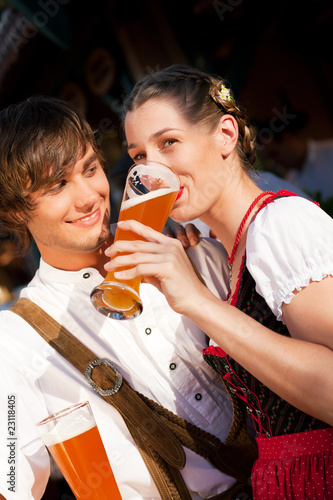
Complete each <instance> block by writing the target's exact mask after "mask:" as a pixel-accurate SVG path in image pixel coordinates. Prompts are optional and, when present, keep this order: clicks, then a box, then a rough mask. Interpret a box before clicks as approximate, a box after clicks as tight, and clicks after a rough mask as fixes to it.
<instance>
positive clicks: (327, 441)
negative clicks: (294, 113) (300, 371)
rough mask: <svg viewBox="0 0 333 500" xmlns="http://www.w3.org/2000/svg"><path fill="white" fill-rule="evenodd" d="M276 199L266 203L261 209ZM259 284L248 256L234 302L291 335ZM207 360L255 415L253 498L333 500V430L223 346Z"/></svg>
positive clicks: (208, 354) (211, 351) (213, 349)
mask: <svg viewBox="0 0 333 500" xmlns="http://www.w3.org/2000/svg"><path fill="white" fill-rule="evenodd" d="M274 199H276V197H275V198H274V197H272V198H271V199H269V200H266V202H265V203H264V204H263V205H262V208H263V207H264V206H265V205H266V204H267V202H271V201H274ZM255 285H256V284H255V281H254V279H253V278H252V276H251V274H250V273H249V271H248V269H247V267H246V265H245V255H244V257H243V261H242V266H241V271H240V274H239V278H238V283H237V288H236V291H235V293H234V295H233V297H232V299H231V304H232V305H233V306H235V307H237V309H239V310H241V311H243V312H244V313H245V314H247V315H248V316H250V317H252V318H254V319H255V320H256V321H258V322H259V323H261V324H263V325H264V326H266V327H267V328H269V329H270V330H273V331H274V332H276V333H278V334H280V335H284V336H286V337H290V334H289V332H288V329H287V327H286V326H285V325H284V324H283V323H282V322H281V321H277V319H276V317H275V315H274V314H273V312H272V311H271V309H270V308H269V306H268V305H267V303H266V301H265V300H264V299H263V298H262V297H261V296H260V295H259V294H258V293H257V292H256V290H255ZM204 358H205V360H206V361H207V362H208V363H209V364H210V365H211V366H212V367H213V368H214V369H215V370H216V371H217V372H218V373H219V374H220V375H221V376H222V377H223V380H224V382H225V383H226V385H227V386H228V387H229V388H230V390H231V392H233V393H234V394H235V395H236V396H238V398H239V399H240V400H241V402H242V403H243V405H245V407H246V410H247V411H248V412H249V413H250V414H251V417H252V421H253V424H254V427H255V430H256V433H257V437H256V440H257V443H258V447H259V458H258V460H257V461H256V462H255V464H254V466H253V469H252V485H253V494H254V497H253V498H254V499H255V500H270V499H272V500H273V499H274V500H277V499H279V500H287V499H296V498H297V499H302V500H303V499H309V500H319V499H320V500H329V499H333V428H332V427H330V426H329V425H328V424H326V423H325V422H322V421H320V420H318V419H316V418H313V417H312V416H310V415H308V414H306V413H304V412H303V411H301V410H299V409H297V408H295V407H294V406H292V405H291V404H289V403H288V402H287V401H285V400H283V399H282V398H280V397H279V396H278V395H277V394H275V393H274V392H272V391H271V390H270V389H269V388H268V387H266V386H265V385H264V384H263V383H261V382H260V381H259V380H258V379H257V378H255V377H254V376H253V375H251V373H249V372H248V371H247V370H245V369H244V368H243V367H242V366H240V365H239V364H238V363H237V362H236V361H235V360H234V359H232V358H231V357H230V356H228V355H227V354H226V353H225V352H224V351H223V350H222V349H221V348H219V347H213V346H211V347H209V348H207V349H206V350H205V351H204Z"/></svg>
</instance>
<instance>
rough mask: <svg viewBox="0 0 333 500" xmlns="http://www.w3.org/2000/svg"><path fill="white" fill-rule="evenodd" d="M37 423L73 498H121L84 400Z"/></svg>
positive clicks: (93, 499) (84, 499)
mask: <svg viewBox="0 0 333 500" xmlns="http://www.w3.org/2000/svg"><path fill="white" fill-rule="evenodd" d="M37 427H38V430H39V433H40V435H41V438H42V440H43V442H44V444H45V446H47V448H48V450H49V452H50V453H51V455H52V457H53V458H54V460H55V462H56V464H57V465H58V467H59V469H60V470H61V472H62V474H63V476H64V478H65V479H66V481H67V483H68V485H69V487H70V488H71V490H72V491H73V493H74V495H75V497H76V499H77V500H110V499H112V500H121V496H120V493H119V490H118V486H117V483H116V480H115V478H114V475H113V472H112V469H111V466H110V464H109V460H108V457H107V455H106V451H105V449H104V446H103V443H102V440H101V437H100V434H99V431H98V429H97V426H96V423H95V419H94V416H93V414H92V410H91V408H90V405H89V402H88V401H85V402H84V403H79V404H76V405H74V406H71V407H70V408H66V409H65V410H62V411H60V412H58V413H55V414H54V415H51V416H49V417H47V418H45V419H44V420H42V421H41V422H39V423H38V424H37Z"/></svg>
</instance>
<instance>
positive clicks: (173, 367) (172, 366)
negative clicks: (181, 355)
mask: <svg viewBox="0 0 333 500" xmlns="http://www.w3.org/2000/svg"><path fill="white" fill-rule="evenodd" d="M176 366H177V365H176V363H171V364H170V366H169V368H170V370H175V369H176Z"/></svg>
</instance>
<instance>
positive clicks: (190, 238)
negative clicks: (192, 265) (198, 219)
mask: <svg viewBox="0 0 333 500" xmlns="http://www.w3.org/2000/svg"><path fill="white" fill-rule="evenodd" d="M162 232H163V234H165V236H169V237H170V238H177V240H179V241H180V242H181V244H182V245H183V247H184V248H188V247H195V246H196V245H197V244H198V243H199V241H200V236H202V235H201V233H200V231H199V229H198V228H197V227H196V226H195V225H194V224H186V225H185V227H184V226H182V225H181V224H173V225H172V227H171V225H169V224H167V225H166V226H165V227H164V229H163V231H162Z"/></svg>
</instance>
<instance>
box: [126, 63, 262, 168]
mask: <svg viewBox="0 0 333 500" xmlns="http://www.w3.org/2000/svg"><path fill="white" fill-rule="evenodd" d="M227 87H228V86H227V84H226V83H225V81H224V80H223V79H221V78H220V77H216V76H212V75H209V74H207V73H204V72H202V71H199V70H197V69H194V68H190V67H188V66H182V65H173V66H169V67H168V68H165V69H163V70H161V71H157V72H156V73H152V74H149V75H147V76H146V77H144V78H143V79H142V80H140V81H139V82H137V83H136V84H135V86H134V88H133V90H132V92H131V93H130V95H129V96H128V97H127V98H126V99H125V101H124V103H123V110H122V111H123V116H122V117H123V122H124V121H125V117H126V114H127V113H128V112H129V111H133V110H135V109H136V108H138V107H139V106H141V105H142V104H144V103H145V102H147V101H148V100H150V99H157V100H158V99H163V98H165V97H167V98H170V99H173V100H174V101H175V102H176V103H177V105H178V109H179V110H180V112H181V113H182V115H183V116H184V117H185V118H186V119H187V120H188V121H189V122H190V123H198V122H199V123H200V122H201V123H203V124H204V125H206V126H207V127H208V130H210V131H212V130H214V128H215V127H216V126H217V124H218V121H219V119H220V117H221V114H231V115H232V116H234V118H235V119H236V120H237V123H238V131H239V132H238V134H239V137H238V143H237V148H238V154H239V157H240V159H241V161H242V165H243V168H244V169H246V170H247V169H249V168H252V166H253V164H254V163H255V160H256V152H255V144H254V139H253V137H252V134H251V129H250V123H249V120H248V117H247V116H246V114H245V112H244V111H243V110H242V109H241V108H240V107H239V106H238V105H237V104H236V102H235V99H234V98H233V95H232V93H231V91H230V90H229V89H228V88H227Z"/></svg>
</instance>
